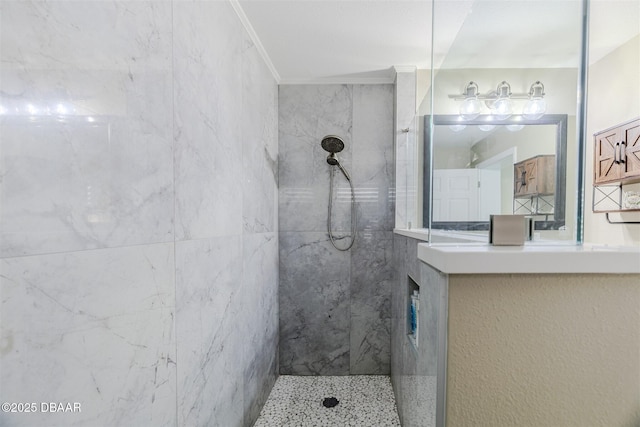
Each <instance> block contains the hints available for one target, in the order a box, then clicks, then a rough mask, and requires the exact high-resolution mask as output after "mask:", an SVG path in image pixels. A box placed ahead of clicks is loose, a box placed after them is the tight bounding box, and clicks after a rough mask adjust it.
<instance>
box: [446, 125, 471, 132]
mask: <svg viewBox="0 0 640 427" xmlns="http://www.w3.org/2000/svg"><path fill="white" fill-rule="evenodd" d="M466 127H467V125H450V126H449V129H451V130H452V131H454V132H460V131H461V130H464V128H466Z"/></svg>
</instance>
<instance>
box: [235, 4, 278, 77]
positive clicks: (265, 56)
mask: <svg viewBox="0 0 640 427" xmlns="http://www.w3.org/2000/svg"><path fill="white" fill-rule="evenodd" d="M229 3H230V4H231V7H232V8H233V10H234V11H235V12H236V15H238V18H239V19H240V22H241V23H242V26H243V27H244V29H245V30H246V31H247V33H248V34H249V37H250V38H251V41H252V42H253V44H254V46H255V47H256V49H257V50H258V53H260V56H261V57H262V59H263V61H264V62H265V64H266V65H267V68H269V71H271V75H272V76H273V78H274V79H275V80H276V83H277V84H280V74H279V73H278V70H276V67H275V66H274V65H273V62H271V58H269V54H268V53H267V51H266V50H265V48H264V46H263V45H262V42H261V41H260V38H259V37H258V34H257V33H256V31H255V30H254V29H253V25H251V22H250V21H249V18H247V15H246V14H245V13H244V9H242V6H240V3H239V2H238V0H229Z"/></svg>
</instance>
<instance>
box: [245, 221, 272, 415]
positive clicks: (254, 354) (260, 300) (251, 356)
mask: <svg viewBox="0 0 640 427" xmlns="http://www.w3.org/2000/svg"><path fill="white" fill-rule="evenodd" d="M242 250H243V267H242V291H241V292H242V295H243V296H242V301H243V309H242V315H241V320H240V323H241V326H242V328H243V330H242V332H241V336H242V337H243V343H244V351H243V361H242V365H243V369H244V371H243V387H244V425H245V426H251V425H252V424H253V422H255V420H256V419H257V418H258V415H259V414H260V410H261V408H262V406H263V405H264V403H265V402H266V400H267V397H268V396H269V392H270V391H271V388H272V387H273V384H274V383H275V380H276V377H277V375H278V366H277V365H278V363H277V362H278V357H277V356H278V236H277V234H275V233H264V234H251V235H246V236H244V237H243V248H242Z"/></svg>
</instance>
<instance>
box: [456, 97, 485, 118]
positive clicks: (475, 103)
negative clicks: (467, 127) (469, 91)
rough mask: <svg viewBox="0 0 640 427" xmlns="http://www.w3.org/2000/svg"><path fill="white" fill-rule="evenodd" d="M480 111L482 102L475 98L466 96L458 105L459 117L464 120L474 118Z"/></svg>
mask: <svg viewBox="0 0 640 427" xmlns="http://www.w3.org/2000/svg"><path fill="white" fill-rule="evenodd" d="M481 112H482V102H480V101H479V100H478V99H477V98H467V99H465V100H464V101H463V102H462V104H461V105H460V117H462V118H463V119H464V120H474V119H475V118H477V117H478V116H479V115H480V113H481Z"/></svg>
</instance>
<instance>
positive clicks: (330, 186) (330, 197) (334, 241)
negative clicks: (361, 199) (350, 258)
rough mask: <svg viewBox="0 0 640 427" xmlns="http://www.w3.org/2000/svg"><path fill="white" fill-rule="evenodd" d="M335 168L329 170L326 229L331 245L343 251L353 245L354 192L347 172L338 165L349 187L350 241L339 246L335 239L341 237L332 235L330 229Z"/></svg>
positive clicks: (354, 228)
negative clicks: (343, 246)
mask: <svg viewBox="0 0 640 427" xmlns="http://www.w3.org/2000/svg"><path fill="white" fill-rule="evenodd" d="M336 169H338V168H335V167H334V168H331V172H330V173H329V215H328V217H327V231H328V232H329V239H330V240H331V244H332V245H333V247H334V248H336V249H337V250H339V251H343V252H344V251H348V250H349V249H351V247H352V246H353V243H354V242H355V241H356V224H357V218H356V194H355V191H354V189H353V183H352V182H351V178H349V176H348V175H347V173H346V172H345V171H344V170H342V167H340V169H341V170H342V173H343V174H344V177H345V178H346V179H347V181H348V182H349V187H350V188H351V242H350V243H349V245H348V246H347V247H345V248H341V247H338V246H337V245H336V240H338V239H341V238H342V237H334V235H333V232H332V231H331V212H332V210H333V180H334V177H333V176H334V175H335V172H336Z"/></svg>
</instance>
